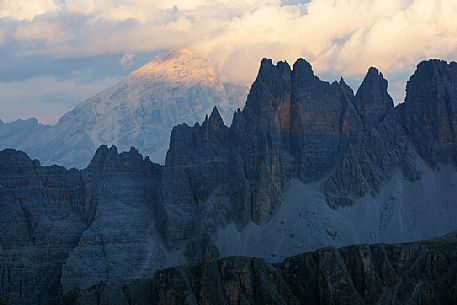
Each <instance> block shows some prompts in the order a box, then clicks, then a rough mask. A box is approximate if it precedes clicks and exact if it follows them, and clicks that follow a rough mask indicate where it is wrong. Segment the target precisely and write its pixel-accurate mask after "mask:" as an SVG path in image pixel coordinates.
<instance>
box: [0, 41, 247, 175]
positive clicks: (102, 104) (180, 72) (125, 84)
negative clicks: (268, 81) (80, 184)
mask: <svg viewBox="0 0 457 305" xmlns="http://www.w3.org/2000/svg"><path fill="white" fill-rule="evenodd" d="M246 93H247V87H246V86H240V85H236V84H230V83H223V82H222V81H221V80H220V79H219V76H218V75H217V73H216V71H215V70H214V69H213V68H212V67H211V65H210V64H209V63H208V62H207V61H206V60H205V59H203V58H202V57H200V56H198V55H197V54H194V52H192V51H191V50H188V49H179V50H172V51H170V52H168V53H165V54H161V55H159V56H157V57H156V58H154V59H153V60H152V61H151V62H149V63H147V64H146V65H144V66H142V67H140V68H139V69H137V70H135V71H133V72H132V73H131V74H129V75H127V76H126V77H125V78H124V79H122V80H121V81H120V82H119V83H117V84H114V85H113V86H111V87H110V88H107V89H106V90H104V91H102V92H99V93H98V94H96V95H95V96H93V97H91V98H89V99H87V100H86V101H84V102H82V103H81V104H80V105H78V106H77V107H76V108H75V109H73V110H71V111H69V112H68V113H66V114H64V115H63V116H62V117H61V118H60V119H59V121H58V123H57V124H55V125H43V124H40V123H38V121H37V120H36V119H29V120H25V121H24V120H17V121H15V122H11V123H5V124H0V149H4V148H15V149H19V150H22V151H25V152H26V153H28V154H29V155H30V156H31V157H32V158H37V159H39V160H40V161H41V162H42V164H46V165H48V164H58V165H63V166H66V167H76V168H81V169H82V168H85V167H87V165H88V164H89V162H90V160H91V158H92V156H93V154H94V151H95V150H96V149H97V148H98V147H99V146H100V145H103V144H108V145H116V146H117V147H118V148H119V150H120V151H124V150H128V149H129V148H130V147H131V146H135V147H136V149H138V150H139V151H140V152H141V153H142V154H143V155H148V156H150V159H151V160H153V161H154V162H157V163H160V164H163V163H164V160H165V155H166V152H167V149H168V144H169V141H170V132H171V130H172V129H173V127H174V126H176V125H177V124H181V123H184V122H185V123H187V124H194V123H195V122H201V121H202V120H203V118H204V117H205V114H206V113H208V112H210V111H211V109H212V108H213V107H214V106H217V107H218V109H219V111H220V112H221V115H222V117H223V118H224V119H225V120H226V122H228V123H230V122H231V119H232V116H233V111H234V110H235V109H237V108H238V107H241V106H242V105H243V104H244V102H245V95H246Z"/></svg>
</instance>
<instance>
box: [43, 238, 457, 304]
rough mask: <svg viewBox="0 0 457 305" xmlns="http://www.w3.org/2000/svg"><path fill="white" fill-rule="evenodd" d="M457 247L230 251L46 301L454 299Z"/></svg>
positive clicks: (433, 244) (422, 245)
mask: <svg viewBox="0 0 457 305" xmlns="http://www.w3.org/2000/svg"><path fill="white" fill-rule="evenodd" d="M456 251H457V245H456V243H455V240H454V241H450V240H447V239H445V240H432V241H428V242H418V243H413V244H400V245H360V246H349V247H345V248H341V249H335V248H325V249H321V250H319V251H316V252H310V253H304V254H301V255H298V256H294V257H290V258H287V259H286V260H285V261H283V262H282V263H278V264H270V263H268V262H266V261H264V260H262V259H257V258H248V257H228V258H224V259H220V260H218V261H211V262H206V263H204V264H200V265H196V266H194V267H175V268H171V269H165V270H161V271H158V272H157V273H156V274H155V275H154V277H152V278H151V279H149V280H138V281H134V282H130V283H127V284H123V285H106V284H104V283H100V284H96V285H94V286H92V287H90V288H88V289H85V290H82V291H78V292H73V293H69V294H67V295H65V296H63V297H61V298H58V299H55V300H53V301H51V302H50V303H49V305H57V304H58V305H102V304H116V305H124V304H125V305H127V304H151V305H155V304H157V305H159V304H161V305H174V304H189V305H190V304H192V305H203V304H226V305H238V304H245V305H250V304H252V305H254V304H272V305H273V304H284V305H286V304H287V305H298V304H322V305H327V304H328V305H330V304H360V305H362V304H363V305H368V304H378V305H382V304H386V305H387V304H399V305H401V304H414V305H426V304H455V302H457V290H456V285H457V276H456V274H457V252H456Z"/></svg>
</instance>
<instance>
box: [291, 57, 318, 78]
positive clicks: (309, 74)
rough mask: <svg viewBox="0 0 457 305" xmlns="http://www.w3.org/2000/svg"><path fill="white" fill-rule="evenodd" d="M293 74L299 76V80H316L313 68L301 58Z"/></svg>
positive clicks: (296, 63)
mask: <svg viewBox="0 0 457 305" xmlns="http://www.w3.org/2000/svg"><path fill="white" fill-rule="evenodd" d="M293 73H294V74H296V75H298V76H299V78H300V79H303V80H310V79H313V78H314V71H313V67H312V66H311V64H310V63H309V62H307V61H306V60H305V59H303V58H299V59H297V61H296V62H295V64H294V68H293Z"/></svg>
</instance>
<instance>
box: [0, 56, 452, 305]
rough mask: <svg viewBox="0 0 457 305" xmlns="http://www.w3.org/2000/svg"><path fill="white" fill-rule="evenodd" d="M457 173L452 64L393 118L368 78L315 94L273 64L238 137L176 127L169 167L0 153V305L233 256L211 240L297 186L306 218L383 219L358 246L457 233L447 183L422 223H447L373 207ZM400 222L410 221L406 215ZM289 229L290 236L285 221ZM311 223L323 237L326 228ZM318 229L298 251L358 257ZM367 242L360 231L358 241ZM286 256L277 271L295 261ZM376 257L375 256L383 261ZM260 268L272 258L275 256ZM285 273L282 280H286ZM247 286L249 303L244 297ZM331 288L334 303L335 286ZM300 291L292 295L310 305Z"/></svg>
mask: <svg viewBox="0 0 457 305" xmlns="http://www.w3.org/2000/svg"><path fill="white" fill-rule="evenodd" d="M456 161H457V64H456V63H450V64H448V63H446V62H444V61H439V60H430V61H425V62H422V63H421V64H419V65H418V67H417V70H416V72H415V74H414V75H413V76H412V77H411V79H410V81H409V82H408V85H407V96H406V101H405V103H403V104H401V105H399V106H398V107H395V108H394V105H393V103H392V99H391V98H390V96H389V94H388V93H387V81H386V80H385V79H384V78H383V75H382V74H381V73H380V72H379V71H378V70H376V69H374V68H371V69H370V70H369V71H368V74H367V76H366V77H365V79H364V81H363V83H362V84H361V86H360V88H359V90H358V91H357V92H356V94H354V93H353V91H352V89H351V88H349V86H347V85H346V84H345V82H344V80H342V79H341V81H339V82H333V83H328V82H325V81H322V80H320V79H319V78H318V77H317V76H315V75H314V73H313V71H312V68H311V65H310V64H309V63H307V62H306V61H305V60H303V59H299V60H298V61H297V62H296V63H295V64H294V66H293V69H291V67H290V66H289V65H288V64H287V63H285V62H279V63H278V64H277V65H274V64H273V63H272V61H271V60H266V59H265V60H262V63H261V67H260V70H259V74H258V76H257V78H256V80H255V82H254V84H253V85H252V87H251V90H250V93H249V95H248V97H247V101H246V105H245V107H244V109H243V110H238V111H237V112H236V113H235V114H234V118H233V123H232V125H231V126H230V127H227V126H225V125H224V123H223V120H222V118H221V116H220V114H219V111H218V110H217V109H216V108H215V109H214V110H213V111H212V113H211V115H210V116H209V117H208V118H207V119H205V121H204V122H203V123H202V124H201V125H200V124H195V125H194V126H192V127H190V126H188V125H185V124H182V125H179V126H177V127H175V128H174V129H173V131H172V134H171V140H170V148H169V150H168V153H167V158H166V163H165V165H164V166H160V165H158V164H155V163H153V162H151V161H150V160H149V158H147V157H146V158H144V157H143V156H141V155H140V154H139V153H138V151H137V150H136V149H131V150H130V151H129V152H123V153H118V151H117V149H116V148H115V147H111V148H108V147H107V146H101V147H100V148H99V149H98V150H97V152H96V154H95V156H94V157H93V159H92V162H91V163H90V165H89V166H88V167H87V168H86V169H84V170H76V169H71V170H67V169H65V168H63V167H58V166H41V165H40V163H39V162H38V161H33V160H31V159H30V158H29V157H28V156H27V155H26V154H24V153H22V152H19V151H15V150H11V149H8V150H4V151H2V152H0V211H1V213H0V224H1V226H0V228H1V231H0V250H1V252H0V297H1V298H3V299H5V300H7V304H25V305H28V304H44V303H46V302H47V300H48V299H49V298H52V297H55V296H56V295H59V294H61V293H65V292H69V291H73V290H75V289H78V288H84V287H88V286H90V285H92V284H93V283H96V282H100V281H104V282H106V283H117V282H125V281H129V280H133V279H138V278H143V277H144V276H146V275H150V274H152V273H153V272H154V271H155V270H157V269H159V268H164V267H167V266H176V265H183V264H195V263H198V262H201V261H205V259H206V258H207V257H218V256H226V255H227V254H226V253H224V252H222V253H221V247H218V245H217V241H218V240H217V238H216V235H217V233H218V232H219V231H220V230H221V229H223V228H226V227H227V226H230V225H233V226H236V229H235V230H236V232H234V234H238V232H239V231H240V230H242V229H243V228H245V227H247V226H249V225H251V226H254V225H256V224H257V225H262V224H267V223H268V222H269V221H270V220H271V219H272V217H273V216H274V215H275V212H276V211H277V210H278V209H279V208H280V207H282V206H281V204H282V203H283V202H282V196H283V194H284V192H285V190H286V189H287V187H288V186H289V185H290V182H291V181H292V180H294V181H299V182H300V183H302V184H304V185H309V184H311V183H315V182H316V183H317V182H319V183H320V184H319V186H318V191H319V192H320V193H319V195H318V196H316V197H313V198H312V199H310V200H309V201H307V202H303V203H302V205H311V204H313V202H312V200H316V199H315V198H317V197H319V198H320V197H322V198H324V200H325V202H323V203H322V205H325V203H327V205H328V206H330V207H331V209H333V210H338V209H344V208H346V207H360V206H361V203H360V204H359V205H358V201H359V200H360V199H361V198H365V197H367V196H371V197H370V198H372V199H370V200H372V204H371V206H372V211H371V212H370V213H369V215H378V214H379V219H378V218H376V219H375V221H374V222H375V223H376V224H378V223H379V225H377V227H376V228H374V229H373V232H371V231H370V232H367V236H368V233H369V234H370V235H369V238H368V237H364V239H362V240H363V241H366V242H372V241H373V240H374V241H376V240H385V238H386V236H388V237H389V238H391V239H390V240H395V241H398V240H412V239H415V240H417V239H418V238H422V239H424V238H429V237H430V236H435V235H438V234H443V233H447V232H449V231H451V230H455V229H457V223H455V226H454V224H453V222H452V221H446V222H444V221H442V219H444V218H446V219H457V215H456V214H457V213H456V212H455V211H457V210H456V207H457V202H456V200H457V198H456V197H455V192H454V191H455V185H457V181H454V180H455V178H453V177H455V176H453V174H449V175H448V176H446V179H447V177H450V178H449V179H450V181H446V184H445V185H444V184H443V186H442V187H441V188H435V189H436V190H439V191H436V192H437V193H439V194H436V195H437V196H435V197H433V198H432V199H433V200H427V202H426V203H423V205H426V206H427V207H428V208H427V209H425V211H431V210H433V209H435V210H438V211H439V213H438V212H437V215H438V216H435V218H433V217H428V215H422V214H424V213H422V214H420V213H419V212H421V211H419V212H417V211H416V210H414V211H413V212H411V214H410V215H403V214H401V215H397V214H393V213H394V212H392V211H393V210H394V208H395V206H394V205H395V204H398V205H400V204H403V201H406V199H405V198H402V197H401V196H402V194H401V193H400V194H396V196H397V197H398V198H394V196H393V195H392V196H391V197H390V198H388V199H379V201H377V200H378V199H377V198H378V197H377V196H378V194H379V192H380V190H381V188H382V187H383V185H385V184H386V183H388V182H389V181H390V180H391V179H392V177H393V175H394V174H395V173H398V172H400V173H401V175H403V176H404V177H405V179H406V181H407V182H405V185H406V186H405V188H408V187H412V182H414V181H420V179H421V178H422V175H423V171H431V170H433V171H435V172H439V171H440V169H442V168H444V167H446V168H448V167H451V168H452V173H454V171H455V164H456ZM422 164H426V165H425V167H424V166H422ZM402 181H403V180H402ZM428 191H429V190H427V189H421V190H419V191H418V192H423V193H419V195H414V196H416V197H414V196H413V197H412V198H413V199H411V198H409V199H408V200H410V201H411V200H415V203H416V201H417V202H419V201H420V200H421V199H422V197H424V196H423V195H425V194H426V192H428ZM426 198H428V197H426ZM289 204H291V203H290V202H289ZM327 205H326V207H327ZM357 205H358V206H357ZM371 206H370V207H371ZM430 206H431V207H432V208H430ZM381 207H383V208H382V209H381ZM384 207H386V209H384ZM398 209H399V210H401V213H403V206H401V207H398ZM348 210H349V209H348ZM422 211H423V210H422ZM327 213H328V214H330V213H332V211H328V212H327ZM376 213H378V214H376ZM427 213H428V212H427ZM287 215H291V213H289V214H287ZM365 215H366V214H365ZM300 216H301V215H300ZM316 217H317V216H316ZM376 217H377V216H376ZM421 217H422V218H421ZM438 217H439V218H438ZM384 220H385V221H384ZM281 221H282V223H281V226H282V225H283V224H284V223H286V224H287V222H288V219H283V220H281ZM313 221H314V222H317V223H318V224H320V223H327V221H328V219H327V218H326V219H325V220H324V219H320V218H316V219H313ZM438 222H439V223H438ZM305 225H310V224H309V223H307V224H305ZM350 225H353V224H350V223H346V224H344V226H350ZM356 225H359V224H358V223H357V224H356ZM303 228H304V227H292V229H291V231H292V232H290V233H289V235H290V236H297V237H299V236H301V237H303V235H304V234H307V233H308V231H307V230H308V228H309V227H306V228H307V229H306V230H305V229H303ZM320 228H321V227H318V229H319V230H321V231H319V232H317V233H316V232H314V233H315V234H314V235H312V236H311V237H310V238H309V240H308V239H305V238H303V239H302V240H306V241H307V242H310V241H312V240H313V238H314V239H315V238H320V237H321V236H324V237H325V238H323V239H322V240H323V241H324V242H325V244H332V243H337V242H340V244H343V243H344V244H349V243H354V240H350V239H347V238H346V239H345V238H344V236H343V237H342V238H340V235H344V234H345V233H347V232H341V231H340V232H336V233H335V232H333V230H332V228H333V227H331V226H330V227H329V228H322V229H320ZM397 228H401V229H402V231H399V230H397ZM417 228H419V229H417ZM364 230H365V228H364V227H363V226H362V223H361V224H360V226H359V227H356V229H354V231H363V232H365V231H364ZM278 231H279V229H278ZM386 232H387V233H386ZM392 232H393V233H392ZM411 232H413V233H411ZM349 234H352V233H351V232H349V233H348V235H345V236H351V235H349ZM338 238H340V239H338ZM239 242H241V241H239ZM278 242H279V241H278ZM260 243H262V240H260ZM237 246H238V244H237V245H235V246H234V247H232V248H236V249H238V247H237ZM244 246H245V247H246V248H248V247H249V246H251V245H249V244H248V245H244ZM282 246H284V245H283V244H281V245H280V246H278V248H279V247H282ZM285 246H287V245H285ZM300 246H303V248H305V247H307V246H309V245H307V244H305V243H304V244H303V245H300ZM303 248H300V249H303ZM394 248H395V247H394ZM239 249H240V251H241V249H242V247H241V246H240V247H239ZM281 249H282V248H281ZM288 249H289V248H286V250H284V251H286V252H285V253H282V254H281V255H283V256H282V257H284V256H286V255H292V254H291V253H290V252H287V251H289V250H288ZM313 249H316V248H313ZM376 249H378V248H376V247H375V248H373V251H375V250H376ZM381 249H384V248H382V247H381V248H379V249H378V250H379V251H380V253H381V252H382V253H384V252H383V251H387V250H381ZM389 249H390V248H389ZM378 250H376V251H378ZM294 251H297V250H296V248H294ZM302 251H303V250H300V251H299V252H298V251H297V252H293V254H295V253H300V252H302ZM341 251H343V252H344V251H345V250H341ZM341 251H336V252H332V251H330V252H329V253H330V254H328V255H330V257H332V255H333V256H334V260H336V261H337V262H336V263H335V264H337V265H335V266H340V267H341V266H343V265H342V264H341V259H343V258H341V256H342V253H343V252H341ZM389 251H390V250H389ZM421 251H422V250H421ZM340 252H341V253H340ZM320 253H327V252H325V251H324V252H320ZM331 253H333V254H331ZM272 254H273V253H272ZM274 254H275V255H276V253H274ZM404 254H405V255H406V254H407V253H406V252H405V253H404ZM256 255H257V254H256ZM260 255H264V256H268V257H270V253H260ZM314 255H318V254H314ZM395 259H396V258H394V257H392V258H391V260H394V261H395ZM389 260H390V259H389ZM235 261H236V260H235ZM241 261H245V262H246V263H247V265H249V266H250V265H252V264H253V262H257V263H258V264H260V265H262V264H263V263H262V262H261V261H259V260H255V259H254V260H252V261H251V260H249V259H245V260H241ZM313 261H314V259H313ZM222 262H224V260H223V261H222ZM226 262H227V263H229V262H230V260H228V261H226ZM311 262H312V261H311ZM311 262H310V263H311ZM314 262H315V263H316V264H317V261H314ZM384 262H385V263H386V264H387V263H388V262H389V261H388V260H387V259H386V260H385V261H384ZM398 264H399V265H398V266H400V267H398V268H403V267H401V266H402V265H401V263H400V262H399V263H398ZM214 266H215V267H214V268H216V267H217V265H214ZM262 266H268V264H267V265H262ZM377 266H378V265H377ZM359 267H360V265H359ZM217 268H219V267H217ZM217 268H216V269H217ZM262 268H263V267H262ZM265 268H267V267H265ZM268 268H270V267H268ZM275 268H279V267H274V268H273V269H271V270H273V271H274V270H276V271H274V272H279V271H277V269H275ZM281 268H282V267H281ZM377 268H378V267H377ZM386 268H391V267H389V266H388V264H387V267H386ZM392 268H394V267H392ZM216 269H215V270H216ZM185 270H188V271H186V272H193V271H189V270H190V269H185ZM217 270H220V269H217ZM361 270H362V269H360V270H358V271H356V274H359V272H362V271H361ZM376 270H380V269H376ZM389 270H390V269H389ZM273 271H272V272H273ZM183 272H184V271H183ZM214 272H216V271H214ZM217 272H219V271H217ZM217 272H216V273H214V276H216V274H217ZM221 272H222V271H221ZM265 272H266V271H265ZM281 272H282V271H281ZM281 272H279V273H277V274H280V275H281V277H285V276H286V275H284V274H283V273H281ZM316 272H317V271H316ZM335 272H336V271H335ZM363 272H365V271H363ZM367 272H368V271H367ZM183 274H185V273H183ZM256 274H257V275H256V276H260V275H261V274H262V273H256ZM275 274H276V273H275ZM316 274H317V273H316ZM176 276H181V273H180V272H178V273H177V275H176ZM272 276H273V275H272ZM278 276H279V275H278ZM297 276H298V275H297ZM321 276H326V275H325V274H322V275H321ZM377 276H378V277H379V278H380V279H384V278H383V276H388V275H382V276H381V275H380V274H378V275H377ZM281 277H280V278H281ZM195 278H198V277H195ZM285 280H286V279H284V281H285ZM208 281H209V280H208ZM281 281H282V280H281ZM345 281H346V280H345ZM212 282H213V283H216V282H214V281H212ZM324 282H325V281H323V279H321V280H320V283H322V284H323V283H324ZM278 283H279V282H278ZM426 284H427V283H425V284H424V285H426ZM189 285H190V284H189ZM199 285H203V284H199ZM205 285H206V284H205ZM208 285H209V283H208ZM218 285H219V284H218ZM243 285H246V289H248V286H249V285H250V284H249V283H247V282H246V283H244V284H243ZM259 285H261V284H260V283H259ZM272 285H273V284H272ZM274 285H276V284H274ZM278 285H279V284H278ZM288 285H289V284H288ZM290 285H291V284H290ZM297 285H298V284H297ZM328 285H329V288H328V289H329V291H334V292H335V290H334V287H335V285H336V284H332V283H328ZM348 285H349V284H348ZM351 285H352V284H351ZM357 285H359V284H357ZM357 285H356V286H357ZM366 285H368V284H366ZM418 285H419V284H418ZM229 286H230V285H229ZM192 287H193V286H192ZM217 287H219V288H220V287H222V286H217ZM249 287H253V286H249ZM285 287H287V285H286V286H285ZM297 287H298V286H297ZM297 287H296V288H293V289H292V288H290V289H292V290H291V291H295V292H293V293H294V294H295V293H297V295H296V297H303V294H300V293H298V292H296V291H297V290H296V289H301V288H297ZM345 287H346V286H345ZM348 287H349V286H348ZM350 287H352V286H350ZM357 287H359V286H357ZM395 287H396V286H395ZM420 287H422V286H420V285H419V286H418V289H419V288H420ZM424 287H425V286H424ZM219 288H218V289H219ZM193 289H194V288H192V291H194V290H193ZM208 289H209V288H208ZM215 289H216V288H215ZM278 289H279V288H278ZM287 289H289V288H287ZM294 289H295V290H294ZM345 289H346V288H345ZM348 289H349V288H348ZM351 289H352V288H351ZM370 289H371V288H370ZM246 291H248V290H246ZM370 291H371V290H370ZM408 291H409V290H408ZM246 293H248V294H250V293H251V292H246ZM262 293H263V292H262ZM265 293H266V292H265ZM332 293H333V292H332ZM335 293H337V292H335ZM370 293H371V292H370ZM392 293H394V292H393V291H392ZM215 295H220V294H219V293H216V294H215ZM395 295H396V296H398V297H399V296H401V293H400V292H397V293H395ZM259 297H260V296H259ZM359 297H362V294H360V296H359ZM363 297H365V296H363ZM292 299H293V298H292V297H291V299H290V300H292ZM291 302H292V301H291Z"/></svg>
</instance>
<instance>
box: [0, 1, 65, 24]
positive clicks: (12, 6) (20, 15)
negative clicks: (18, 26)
mask: <svg viewBox="0 0 457 305" xmlns="http://www.w3.org/2000/svg"><path fill="white" fill-rule="evenodd" d="M57 8H58V3H57V2H56V1H54V0H1V1H0V17H11V18H15V19H18V20H32V19H33V18H34V17H36V16H38V15H41V14H44V13H47V12H51V11H54V10H56V9H57Z"/></svg>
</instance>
